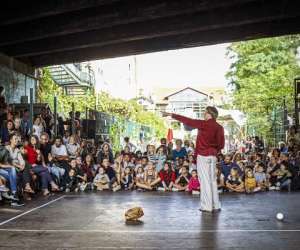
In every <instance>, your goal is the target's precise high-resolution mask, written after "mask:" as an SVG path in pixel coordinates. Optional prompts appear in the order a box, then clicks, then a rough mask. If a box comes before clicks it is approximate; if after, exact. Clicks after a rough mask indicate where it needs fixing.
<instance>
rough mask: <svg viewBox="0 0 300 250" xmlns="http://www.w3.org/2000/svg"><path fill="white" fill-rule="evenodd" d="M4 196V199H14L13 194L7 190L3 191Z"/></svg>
mask: <svg viewBox="0 0 300 250" xmlns="http://www.w3.org/2000/svg"><path fill="white" fill-rule="evenodd" d="M2 197H3V198H4V199H7V200H12V199H13V196H12V195H9V194H8V193H7V192H3V193H2Z"/></svg>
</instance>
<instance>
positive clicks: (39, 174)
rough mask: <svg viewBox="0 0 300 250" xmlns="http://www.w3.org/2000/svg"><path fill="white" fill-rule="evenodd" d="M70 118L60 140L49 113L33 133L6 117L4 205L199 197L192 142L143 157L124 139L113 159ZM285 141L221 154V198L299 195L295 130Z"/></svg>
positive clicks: (0, 194) (106, 145)
mask: <svg viewBox="0 0 300 250" xmlns="http://www.w3.org/2000/svg"><path fill="white" fill-rule="evenodd" d="M71 116H72V114H71ZM74 117H75V123H73V124H74V125H75V126H76V129H73V130H72V129H71V128H70V126H69V127H64V126H63V127H62V128H61V130H58V131H59V133H61V135H59V136H54V135H53V117H52V115H51V113H50V112H49V110H48V109H46V108H44V109H42V110H41V114H40V115H38V116H36V117H34V122H33V124H32V126H31V124H30V119H29V112H28V110H24V111H23V112H22V116H20V114H12V113H10V112H8V113H7V114H6V119H5V122H2V124H1V137H0V138H1V146H0V199H1V200H2V202H9V203H10V204H11V205H12V206H22V205H24V203H26V202H27V201H29V200H31V199H33V198H34V197H36V196H37V195H39V194H42V195H44V196H48V195H51V194H52V193H53V192H88V191H90V192H91V191H93V192H102V191H105V190H111V191H113V192H117V191H121V190H124V191H129V190H137V191H140V192H142V191H162V192H170V191H172V192H187V193H192V194H199V192H200V191H201V183H200V182H199V179H198V175H197V167H196V164H195V157H194V148H195V147H194V143H193V142H192V141H191V140H186V141H184V142H183V141H182V140H180V139H177V140H175V141H174V142H172V141H171V142H167V140H166V139H165V138H162V139H161V140H160V142H159V143H157V145H152V144H150V145H147V147H146V151H145V152H142V151H141V150H140V149H139V148H138V147H137V146H135V145H134V144H133V143H132V142H131V141H130V138H129V137H125V138H124V139H123V146H122V149H120V151H119V152H114V151H113V150H112V145H111V142H110V141H109V140H108V139H107V140H100V141H95V140H87V139H83V138H82V137H81V134H80V131H81V125H80V124H81V121H80V113H79V112H77V113H76V115H75V116H74ZM3 121H4V120H3ZM65 128H67V129H65ZM72 132H75V133H74V134H72ZM287 141H288V143H287V145H285V144H284V143H281V144H280V145H279V147H278V148H272V149H270V150H269V151H267V150H266V149H265V147H264V145H263V142H262V141H261V140H259V138H257V137H255V138H247V139H246V140H245V141H244V144H243V145H244V146H243V147H242V148H239V149H235V150H234V151H233V152H230V153H228V154H226V155H223V154H222V153H220V154H219V155H218V163H217V167H216V173H215V174H216V179H217V183H218V188H219V192H220V193H221V192H222V193H223V192H238V193H247V194H250V193H255V192H265V191H269V190H288V191H291V190H297V189H298V188H299V165H300V154H299V153H298V150H299V145H300V140H299V137H298V133H297V132H296V130H295V129H294V128H291V129H290V132H289V136H288V140H287ZM173 143H174V144H175V145H173Z"/></svg>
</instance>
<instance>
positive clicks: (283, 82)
mask: <svg viewBox="0 0 300 250" xmlns="http://www.w3.org/2000/svg"><path fill="white" fill-rule="evenodd" d="M299 46H300V36H299V35H290V36H283V37H275V38H266V39H259V40H251V41H244V42H236V43H232V44H231V45H230V46H229V47H228V49H227V55H228V56H229V58H230V59H232V60H233V62H232V64H231V67H230V70H229V72H228V73H227V78H228V79H229V80H230V84H231V85H232V86H233V91H232V98H233V106H234V108H237V109H240V110H242V111H243V112H245V113H246V115H247V119H248V125H249V126H250V127H252V128H255V132H256V133H257V134H260V135H263V136H264V137H265V138H266V137H270V131H271V128H272V122H271V114H272V112H274V109H275V108H276V107H282V105H283V102H284V99H285V101H286V106H287V108H288V111H289V112H290V113H291V112H292V110H293V93H294V89H293V81H294V78H295V77H296V76H297V75H299V74H300V69H299V66H298V64H297V60H296V51H297V47H299ZM269 139H270V138H269Z"/></svg>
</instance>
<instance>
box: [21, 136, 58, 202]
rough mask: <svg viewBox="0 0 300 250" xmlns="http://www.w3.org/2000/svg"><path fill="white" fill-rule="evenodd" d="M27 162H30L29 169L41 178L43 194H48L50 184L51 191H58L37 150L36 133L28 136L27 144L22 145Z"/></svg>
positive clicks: (37, 140)
mask: <svg viewBox="0 0 300 250" xmlns="http://www.w3.org/2000/svg"><path fill="white" fill-rule="evenodd" d="M24 149H25V152H26V155H27V160H28V163H29V164H31V166H32V169H31V171H32V172H33V173H34V174H36V175H37V176H38V177H40V179H41V184H42V185H41V187H42V191H43V195H44V196H47V195H48V194H49V190H48V187H49V185H51V189H52V191H58V190H59V188H58V186H57V185H56V184H55V182H54V181H53V179H52V177H51V175H50V173H49V171H48V168H47V167H46V164H45V161H44V159H43V155H42V153H41V151H40V150H39V139H38V137H37V136H36V135H32V136H30V138H29V144H28V145H26V146H25V147H24Z"/></svg>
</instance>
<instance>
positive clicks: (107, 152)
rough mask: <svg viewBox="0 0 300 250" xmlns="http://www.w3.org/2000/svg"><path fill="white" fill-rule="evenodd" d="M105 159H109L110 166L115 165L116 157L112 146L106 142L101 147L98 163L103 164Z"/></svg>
mask: <svg viewBox="0 0 300 250" xmlns="http://www.w3.org/2000/svg"><path fill="white" fill-rule="evenodd" d="M104 158H107V159H108V160H109V163H110V164H113V163H114V156H113V153H112V149H111V147H110V144H109V143H107V142H104V143H103V144H102V146H101V149H100V151H99V153H98V155H97V163H98V164H101V162H102V160H103V159H104Z"/></svg>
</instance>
